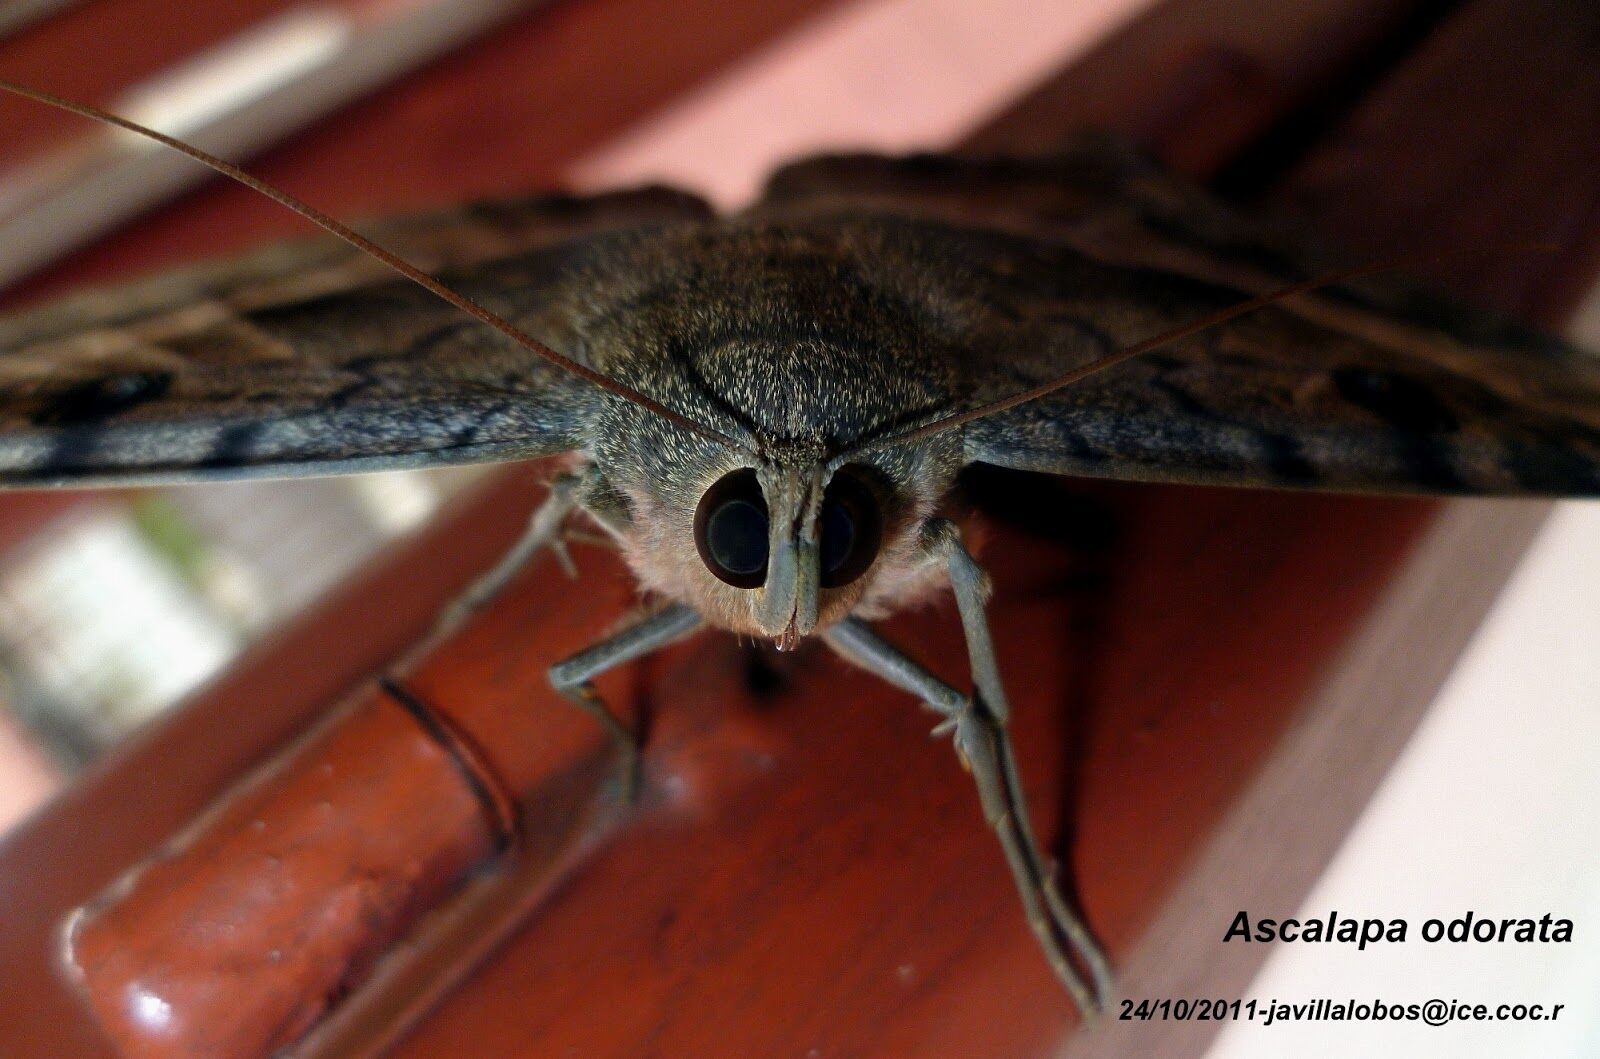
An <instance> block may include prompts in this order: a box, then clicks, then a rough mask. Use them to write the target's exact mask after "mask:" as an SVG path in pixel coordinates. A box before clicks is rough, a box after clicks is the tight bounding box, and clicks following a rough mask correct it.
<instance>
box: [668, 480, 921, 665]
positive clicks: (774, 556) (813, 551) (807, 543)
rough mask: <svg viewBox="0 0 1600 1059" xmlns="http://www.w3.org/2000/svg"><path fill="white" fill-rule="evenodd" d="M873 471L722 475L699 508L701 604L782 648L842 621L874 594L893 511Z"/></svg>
mask: <svg viewBox="0 0 1600 1059" xmlns="http://www.w3.org/2000/svg"><path fill="white" fill-rule="evenodd" d="M891 510H892V509H891V505H890V503H889V496H888V491H887V489H886V488H885V486H884V484H883V483H882V482H881V481H879V480H877V479H876V478H875V477H874V475H873V474H872V472H871V471H870V470H869V469H868V468H866V467H864V466H845V467H841V468H838V469H837V470H830V469H829V468H828V467H827V466H825V465H820V464H812V463H800V464H796V463H777V462H765V461H763V462H761V463H760V464H758V465H757V466H754V467H739V468H736V469H733V470H730V471H727V472H726V473H724V474H722V475H721V476H720V477H718V478H717V479H716V480H715V481H713V482H711V483H710V485H709V486H708V487H707V488H706V489H705V490H704V491H703V493H702V494H701V495H700V498H699V500H698V502H697V503H696V505H695V511H694V522H693V534H694V549H695V556H696V558H697V559H698V561H699V563H700V565H701V567H702V568H703V569H702V571H701V573H702V574H703V575H706V576H708V577H709V579H710V580H709V582H707V581H706V580H705V577H702V578H700V580H701V581H702V584H701V586H700V587H701V591H700V592H699V593H697V595H699V596H700V599H699V601H698V602H700V604H701V605H702V606H703V607H706V606H707V605H709V607H708V609H710V610H711V611H713V613H714V614H715V616H717V617H720V618H722V619H724V623H725V624H727V625H728V626H729V627H731V628H734V629H737V630H740V631H745V632H750V633H753V634H756V635H760V636H764V637H767V638H769V639H772V640H774V641H776V642H777V644H778V646H779V648H780V649H788V648H791V647H793V646H794V645H795V644H796V643H798V642H799V640H800V639H802V638H803V637H805V636H807V635H809V634H811V633H812V632H814V631H816V630H817V629H818V628H819V627H825V626H827V625H830V624H832V623H833V622H835V621H837V620H839V619H840V618H841V617H843V616H844V615H845V614H847V613H849V612H850V610H851V609H852V608H853V607H854V606H855V605H856V603H857V602H859V600H860V599H861V596H862V593H863V592H864V591H865V589H866V587H867V583H868V581H869V576H868V575H869V574H870V573H871V572H872V570H873V567H874V565H875V563H876V562H877V560H878V558H879V553H880V551H881V549H882V546H883V543H884V533H885V529H886V521H887V519H888V516H889V514H890V512H891Z"/></svg>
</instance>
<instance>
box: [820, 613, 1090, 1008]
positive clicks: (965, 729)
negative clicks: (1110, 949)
mask: <svg viewBox="0 0 1600 1059" xmlns="http://www.w3.org/2000/svg"><path fill="white" fill-rule="evenodd" d="M823 636H824V639H826V641H827V642H828V645H829V646H830V647H832V648H833V649H834V650H835V651H837V652H838V653H839V654H840V655H841V656H843V657H844V658H845V659H847V660H848V661H851V662H854V663H855V664H857V665H859V666H861V667H862V668H864V669H866V670H868V671H870V672H872V673H875V674H877V675H878V676H880V677H882V678H883V679H884V680H886V681H888V682H889V683H890V684H893V685H894V686H896V687H898V688H901V689H903V690H905V691H908V692H910V693H911V694H913V695H916V696H917V697H919V698H921V699H922V700H923V702H925V703H926V704H927V705H928V707H929V708H930V709H932V710H933V711H934V712H935V713H937V714H939V715H940V716H941V717H943V718H944V721H943V722H942V723H941V724H940V725H939V726H938V728H936V729H935V730H934V731H935V733H942V732H945V731H953V732H954V735H955V740H954V742H955V747H956V753H957V754H958V755H959V756H960V758H961V761H962V764H963V765H965V766H966V768H967V770H968V771H969V772H970V773H971V774H972V778H973V782H974V783H975V784H976V785H977V788H978V798H979V801H980V802H981V804H982V806H983V814H984V818H985V819H986V820H987V821H988V822H989V826H990V827H991V828H993V829H994V832H995V834H996V836H997V837H998V838H999V840H1000V845H1001V848H1002V849H1003V850H1004V852H1005V856H1006V863H1007V865H1008V866H1009V867H1010V868H1011V874H1012V877H1013V879H1014V880H1015V882H1016V886H1017V892H1018V895H1019V896H1020V897H1021V899H1022V906H1023V911H1024V912H1025V913H1026V916H1027V920H1028V926H1029V927H1030V928H1031V929H1032V931H1033V933H1034V936H1035V937H1036V938H1037V939H1038V941H1039V944H1040V946H1041V947H1042V948H1043V950H1044V954H1045V958H1046V959H1047V960H1048V961H1049V963H1050V966H1051V968H1052V969H1053V970H1054V971H1055V972H1056V976H1057V977H1058V978H1059V979H1060V980H1061V982H1062V984H1063V985H1065V986H1066V988H1067V991H1068V992H1069V993H1071V994H1072V998H1073V1000H1074V1001H1075V1002H1076V1003H1077V1005H1078V1007H1079V1008H1080V1009H1081V1010H1083V1011H1085V1012H1089V1011H1097V1010H1099V1009H1100V1007H1101V1005H1102V1004H1103V1003H1104V1001H1105V1000H1106V999H1107V998H1108V997H1109V996H1110V995H1111V992H1110V991H1111V972H1110V967H1109V965H1108V963H1107V961H1106V958H1105V956H1104V954H1103V953H1102V952H1101V951H1100V946H1099V944H1098V943H1097V942H1096V941H1095V939H1094V935H1093V934H1092V933H1091V932H1090V931H1089V928H1088V927H1087V926H1086V925H1085V924H1084V923H1083V921H1082V919H1081V918H1080V917H1079V916H1078V915H1077V913H1076V912H1075V911H1074V910H1073V909H1072V908H1071V907H1070V906H1069V905H1068V904H1067V902H1066V901H1065V899H1064V898H1063V897H1062V896H1061V894H1060V891H1059V890H1058V889H1057V888H1056V885H1055V880H1054V878H1053V876H1052V873H1051V872H1050V870H1049V869H1048V868H1047V867H1046V864H1045V860H1044V858H1043V857H1042V856H1041V855H1040V853H1039V849H1038V843H1037V842H1036V840H1035V839H1034V837H1033V831H1032V828H1031V827H1030V826H1029V824H1028V815H1027V804H1026V802H1025V801H1024V800H1023V798H1022V789H1021V785H1020V783H1019V782H1018V779H1017V771H1016V761H1015V758H1014V757H1013V755H1012V753H1011V742H1010V738H1009V737H1008V736H1007V734H1006V729H1005V724H1004V722H1003V720H1002V719H1001V718H1000V717H999V716H998V715H997V714H996V713H995V712H994V711H993V710H990V709H988V708H987V707H986V706H985V704H984V702H983V699H982V696H981V694H980V695H977V696H971V697H969V696H966V695H963V694H961V692H959V691H957V690H956V689H955V688H952V687H951V686H950V685H948V684H946V683H944V682H943V681H942V680H940V679H939V678H938V677H936V676H934V675H933V674H932V673H930V672H928V670H926V669H925V668H923V667H922V666H921V665H919V664H918V663H917V662H915V661H913V660H912V659H910V658H908V657H906V655H905V654H904V653H903V652H901V651H900V650H899V649H898V648H896V647H895V646H894V645H893V644H890V643H889V642H888V641H886V640H884V639H883V637H881V636H879V635H878V633H877V632H875V631H874V630H873V629H872V628H871V627H869V626H868V625H866V624H864V623H863V622H860V621H857V620H855V619H846V620H845V621H843V622H840V623H839V624H838V625H835V626H834V627H833V628H831V629H829V630H828V631H827V632H826V633H824V634H823ZM1074 958H1076V960H1077V961H1078V962H1077V963H1074ZM1079 965H1081V966H1082V967H1083V968H1084V969H1085V970H1087V972H1088V977H1087V978H1086V977H1085V975H1084V973H1083V972H1082V971H1080V970H1079Z"/></svg>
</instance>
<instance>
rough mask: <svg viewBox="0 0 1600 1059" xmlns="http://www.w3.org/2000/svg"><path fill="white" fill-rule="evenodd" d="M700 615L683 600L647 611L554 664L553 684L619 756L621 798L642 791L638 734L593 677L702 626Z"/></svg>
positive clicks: (630, 796)
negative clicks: (596, 723) (614, 709)
mask: <svg viewBox="0 0 1600 1059" xmlns="http://www.w3.org/2000/svg"><path fill="white" fill-rule="evenodd" d="M702 623H703V619H702V618H701V617H700V615H699V614H697V613H695V612H694V611H693V610H691V609H690V608H688V607H686V606H684V605H683V604H681V603H674V604H671V605H670V606H668V607H666V608H664V609H662V610H659V611H657V612H655V613H654V614H651V615H648V616H646V617H644V618H642V619H640V620H639V621H637V622H634V623H633V624H631V625H629V626H627V627H626V628H624V629H622V630H621V631H619V632H617V633H614V634H612V635H611V636H608V637H607V638H606V639H604V640H601V641H600V642H599V643H597V644H594V645H593V646H591V647H586V648H584V649H583V650H582V651H579V652H578V653H577V654H575V655H573V656H571V657H570V658H565V659H563V660H561V661H560V662H557V663H556V664H555V665H553V666H551V667H550V683H551V684H552V685H554V687H555V689H556V690H557V691H559V692H561V694H563V695H565V696H566V697H567V699H568V700H569V701H571V702H572V703H573V704H574V705H576V706H577V707H578V708H579V709H581V710H583V711H584V712H585V713H587V714H589V715H590V716H591V717H593V718H594V719H595V720H597V721H599V722H600V724H601V726H602V727H604V728H605V730H606V732H607V733H608V734H609V735H610V736H611V738H612V740H613V742H615V743H616V746H617V752H618V753H619V754H620V756H621V765H620V767H619V769H618V772H619V774H620V776H621V784H620V786H621V796H622V800H623V801H624V802H631V801H633V800H634V798H635V797H636V796H637V794H638V791H639V736H638V733H636V732H635V731H634V730H633V729H631V728H629V727H628V726H627V725H626V724H624V723H623V721H622V719H621V718H620V717H618V716H617V715H616V714H615V713H613V712H612V711H611V708H610V707H609V706H607V705H606V701H605V700H604V699H602V698H601V697H600V694H599V693H598V692H597V691H595V689H594V685H593V684H592V683H591V681H592V680H593V679H594V678H595V677H597V676H599V675H600V674H601V673H604V672H605V671H606V670H608V669H613V668H615V667H616V666H620V665H622V664H623V663H624V662H631V661H633V660H634V659H635V658H641V657H643V656H644V655H647V654H649V653H650V652H652V651H655V650H657V649H659V648H662V647H665V646H666V645H667V644H669V643H671V642H672V641H674V640H677V639H679V638H681V637H684V636H687V635H688V634H689V633H691V632H693V631H694V630H695V629H698V628H699V627H700V626H701V624H702Z"/></svg>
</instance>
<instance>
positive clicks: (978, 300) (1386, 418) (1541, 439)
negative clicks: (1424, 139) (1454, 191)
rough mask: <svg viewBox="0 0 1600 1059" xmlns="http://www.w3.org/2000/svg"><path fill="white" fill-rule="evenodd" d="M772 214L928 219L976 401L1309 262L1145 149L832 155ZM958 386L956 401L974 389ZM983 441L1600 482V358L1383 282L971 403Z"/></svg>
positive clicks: (1360, 474)
mask: <svg viewBox="0 0 1600 1059" xmlns="http://www.w3.org/2000/svg"><path fill="white" fill-rule="evenodd" d="M753 213H754V214H756V215H758V216H766V217H771V218H774V219H780V218H781V219H786V220H789V221H791V222H795V223H814V224H825V223H828V221H829V219H830V218H839V217H844V216H860V215H862V214H867V213H870V214H872V215H874V216H878V217H885V218H900V219H901V223H903V224H905V225H908V226H910V227H913V228H915V229H916V231H917V235H916V239H915V241H916V243H917V244H918V247H919V248H918V250H917V251H916V252H917V253H919V254H922V255H924V256H926V257H927V258H929V259H936V260H940V261H942V262H945V263H946V264H945V266H944V271H945V272H946V273H947V274H948V282H949V283H950V287H949V289H948V291H947V295H948V298H949V299H951V301H952V303H953V304H957V305H959V306H961V309H960V310H959V315H961V316H962V317H963V318H964V325H963V328H964V329H963V331H962V333H961V335H960V337H959V339H958V341H956V342H955V343H953V352H952V353H951V356H952V357H953V358H954V360H955V363H954V364H953V374H954V375H955V376H956V377H957V378H959V379H961V380H962V388H963V391H964V394H965V397H966V399H967V400H968V401H969V402H970V403H972V404H976V403H979V402H983V401H987V400H991V399H994V398H998V397H1003V396H1005V395H1007V394H1010V393H1015V392H1017V391H1019V390H1023V389H1026V388H1027V387H1029V386H1031V385H1035V384H1038V383H1041V382H1043V381H1045V380H1048V379H1050V378H1052V377H1055V376H1057V375H1060V374H1061V373H1063V372H1065V371H1066V370H1068V369H1070V368H1072V367H1074V366H1076V365H1079V364H1082V363H1085V362H1087V361H1089V360H1092V359H1094V358H1095V357H1099V356H1102V355H1104V354H1106V353H1109V352H1112V351H1114V350H1116V349H1118V348H1122V347H1124V346H1128V345H1131V344H1133V343H1134V342H1136V341H1138V340H1140V339H1142V338H1146V337H1149V336H1150V335H1153V334H1156V333H1159V332H1161V331H1164V330H1166V329H1168V328H1171V327H1175V326H1177V325H1179V324H1182V323H1185V322H1188V321H1190V320H1193V319H1197V318H1199V317H1201V316H1204V315H1206V314H1208V313H1210V312H1213V311H1215V310H1217V309H1219V308H1222V307H1224V306H1226V305H1229V304H1232V303H1234V302H1237V301H1240V300H1242V299H1243V298H1245V297H1247V296H1250V295H1254V294H1259V293H1261V292H1263V291H1265V290H1269V289H1272V288H1274V287H1277V286H1280V285H1282V284H1284V283H1285V282H1288V281H1292V280H1295V279H1300V278H1303V277H1304V276H1305V275H1307V272H1306V270H1305V269H1304V268H1303V267H1300V266H1297V264H1296V263H1295V255H1294V251H1293V250H1292V249H1291V246H1290V243H1289V241H1288V240H1286V239H1284V238H1282V237H1281V236H1280V235H1279V234H1278V233H1275V232H1273V231H1271V230H1269V229H1266V228H1264V227H1258V226H1255V225H1253V224H1251V223H1249V222H1245V221H1242V220H1240V219H1238V218H1237V217H1235V216H1233V215H1232V214H1230V213H1229V212H1228V211H1227V210H1226V209H1225V208H1224V207H1222V206H1220V205H1217V204H1215V203H1212V202H1210V201H1209V200H1207V199H1206V198H1205V197H1204V196H1203V195H1201V194H1200V193H1199V192H1197V191H1194V190H1193V189H1190V188H1188V187H1186V186H1185V185H1183V184H1182V183H1181V182H1179V181H1177V180H1174V179H1172V178H1169V177H1167V176H1165V175H1163V174H1161V173H1160V172H1158V171H1157V170H1155V169H1154V168H1153V167H1152V166H1150V165H1149V164H1147V163H1145V162H1143V161H1142V160H1140V159H1139V158H1137V156H1135V155H1133V154H1131V153H1130V152H1127V151H1123V150H1119V149H1116V148H1114V147H1111V146H1109V145H1108V144H1107V143H1106V142H1104V141H1091V142H1089V143H1087V144H1086V145H1085V146H1084V147H1082V148H1080V149H1079V150H1078V151H1075V152H1073V153H1071V154H1069V155H1066V156H1063V157H1060V158H1054V159H1049V160H1041V161H1031V162H1030V161H1003V162H992V161H990V162H986V161H973V160H964V159H958V158H950V157H944V156H929V157H915V158H909V159H889V158H877V157H869V156H851V157H840V158H825V159H817V160H813V161H810V162H804V163H800V164H798V165H796V166H792V167H790V168H788V169H786V170H783V171H781V172H780V173H779V174H778V175H777V176H776V177H775V178H774V179H773V181H772V183H771V185H770V186H769V190H768V193H767V196H766V198H765V199H764V200H763V202H762V203H761V204H759V205H758V206H757V207H756V208H755V210H754V211H753ZM954 410H955V409H951V411H954ZM965 430H966V436H965V439H966V440H965V444H966V452H967V456H968V458H969V459H971V460H974V461H983V462H988V463H996V464H1001V465H1003V466H1009V467H1018V468H1024V469H1029V470H1038V471H1049V472H1055V473H1063V474H1083V475H1094V476H1101V477H1114V478H1130V479H1142V480H1163V481H1190V482H1207V483H1216V484H1228V485H1270V486H1295V487H1311V488H1334V489H1359V490H1382V491H1402V492H1424V493H1488V494H1512V493H1536V494H1579V495H1595V494H1600V357H1597V356H1595V355H1593V354H1590V353H1587V352H1584V351H1581V350H1577V349H1574V348H1572V347H1571V346H1568V345H1565V344H1563V343H1560V342H1558V341H1556V340H1554V339H1551V338H1548V337H1544V336H1541V335H1538V334H1535V333H1533V332H1531V331H1529V330H1527V329H1526V328H1522V327H1519V326H1517V325H1514V324H1509V323H1506V322H1504V321H1499V320H1496V319H1492V318H1489V317H1487V316H1483V315H1475V314H1472V313H1469V312H1466V311H1462V310H1454V309H1449V308H1445V307H1441V306H1440V305H1438V304H1437V303H1435V302H1432V301H1430V300H1428V299H1426V298H1424V297H1421V296H1418V295H1415V294H1413V293H1410V292H1406V291H1399V292H1395V291H1393V290H1392V289H1385V288H1384V287H1383V286H1382V285H1362V286H1361V287H1360V288H1359V289H1358V290H1355V291H1344V290H1341V291H1339V292H1336V293H1333V294H1329V295H1327V296H1311V297H1305V298H1301V299H1298V300H1296V301H1294V302H1292V303H1288V304H1286V305H1285V306H1283V307H1275V308H1271V309H1267V310H1263V311H1260V312H1258V313H1254V314H1251V315H1249V316H1246V317H1244V318H1241V319H1240V320H1237V321H1235V322H1233V323H1231V324H1228V325H1226V326H1223V327H1219V328H1217V329H1214V330H1211V331H1208V332H1206V333H1204V334H1202V335H1198V336H1195V337H1194V338H1191V339H1188V340H1185V341H1182V342H1178V343H1175V344H1173V345H1172V346H1169V347H1164V348H1162V349H1161V350H1159V351H1156V352H1154V353H1151V354H1148V355H1146V356H1144V357H1141V358H1138V359H1136V360H1134V361H1131V362H1128V363H1126V364H1123V365H1120V366H1118V367H1116V368H1113V369H1110V370H1108V371H1106V372H1105V373H1103V374H1101V375H1097V376H1094V377H1091V378H1089V379H1087V380H1085V381H1083V382H1080V383H1078V384H1076V385H1075V386H1072V387H1069V388H1067V389H1064V390H1062V391H1060V392H1058V393H1056V394H1052V395H1050V396H1048V397H1046V398H1042V399H1040V400H1038V401H1035V402H1032V403H1030V404H1026V405H1022V406H1019V407H1017V408H1015V409H1012V410H1010V411H1008V412H1004V413H1001V414H998V415H995V416H992V417H990V418H987V419H983V420H979V421H976V422H973V423H971V424H969V425H968V426H967V427H966V428H965Z"/></svg>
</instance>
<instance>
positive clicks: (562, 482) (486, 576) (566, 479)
mask: <svg viewBox="0 0 1600 1059" xmlns="http://www.w3.org/2000/svg"><path fill="white" fill-rule="evenodd" d="M590 481H591V476H590V475H587V474H583V475H580V474H563V475H560V476H559V477H557V478H556V480H555V481H553V482H551V483H550V495H549V496H547V497H545V499H544V503H542V504H540V505H539V506H538V508H536V509H535V510H534V512H533V517H532V518H530V519H529V520H528V528H527V529H526V530H524V531H523V532H522V536H521V537H519V538H517V542H516V543H515V544H513V545H512V546H511V547H510V549H509V550H507V552H506V553H505V554H504V555H502V556H501V557H500V559H499V560H498V561H497V562H496V563H495V564H494V566H492V567H490V568H489V569H488V570H486V571H485V572H484V573H482V574H480V575H478V577H477V579H476V580H474V581H473V582H472V584H470V585H468V586H467V587H466V589H465V590H464V591H463V592H462V593H461V594H460V595H458V596H456V597H455V598H454V599H452V600H451V601H450V602H449V603H447V604H445V607H444V609H443V610H441V611H440V612H439V616H438V617H437V618H435V619H434V622H433V628H432V630H430V631H429V633H428V636H427V639H426V640H424V641H423V642H424V644H427V645H431V644H437V643H439V642H440V641H442V640H444V639H446V638H448V637H449V636H450V634H451V633H453V632H455V631H456V630H457V629H459V628H461V626H462V625H464V624H466V621H467V619H468V618H470V617H472V616H473V615H474V614H476V613H477V612H478V611H480V610H482V609H483V608H484V607H485V606H487V605H488V604H489V602H490V601H491V600H493V599H494V598H495V597H496V596H498V595H499V594H500V593H501V591H503V590H504V589H505V587H506V585H508V584H510V583H511V580H512V578H514V577H516V576H517V574H519V573H521V572H522V568H523V567H525V566H527V565H528V563H529V562H530V561H531V560H532V559H533V557H534V556H535V555H537V554H538V553H539V552H540V551H541V550H543V549H545V548H549V549H550V550H551V551H552V552H554V553H555V557H556V561H557V562H559V563H560V564H561V567H562V569H564V570H565V571H566V572H567V573H568V574H571V575H573V576H576V575H577V572H578V571H577V568H576V567H575V566H573V564H572V556H571V555H569V554H567V547H566V543H565V542H564V541H563V540H562V537H561V527H562V524H563V523H565V522H566V520H567V516H568V515H570V514H572V512H573V511H574V510H575V509H576V508H577V507H578V506H579V505H580V504H582V503H583V497H584V494H585V493H586V492H587V491H588V489H589V487H590Z"/></svg>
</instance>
